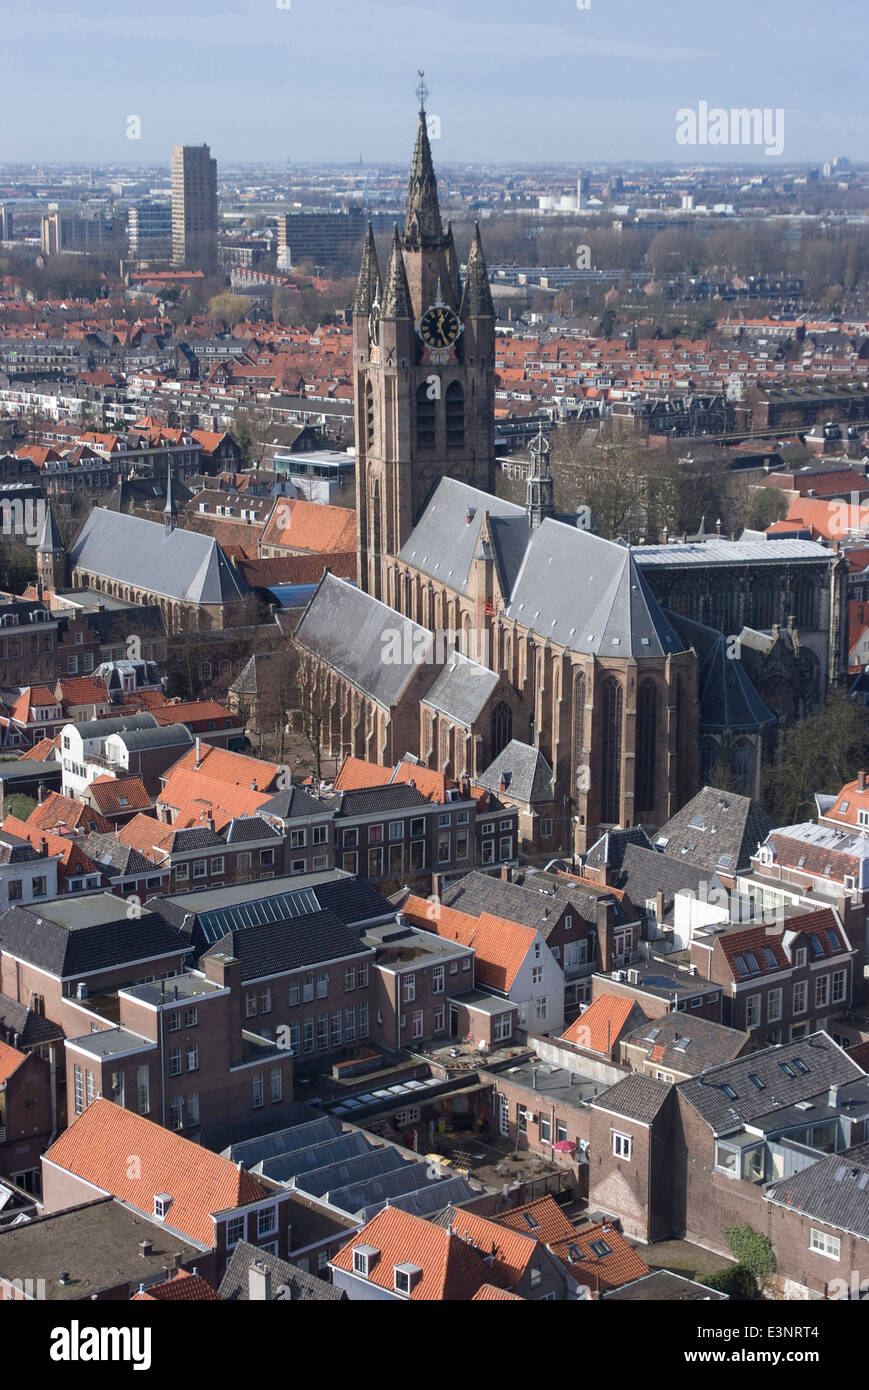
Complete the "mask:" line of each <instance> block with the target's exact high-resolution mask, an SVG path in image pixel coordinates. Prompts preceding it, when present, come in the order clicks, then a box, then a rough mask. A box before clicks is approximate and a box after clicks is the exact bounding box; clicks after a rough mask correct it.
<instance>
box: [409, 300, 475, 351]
mask: <svg viewBox="0 0 869 1390" xmlns="http://www.w3.org/2000/svg"><path fill="white" fill-rule="evenodd" d="M463 331H464V324H463V323H462V321H461V319H460V318H459V316H458V314H457V313H456V312H455V311H454V310H453V309H451V308H450V307H449V305H446V304H433V305H432V307H431V308H430V309H426V311H425V313H424V314H423V316H422V318H421V319H420V321H419V325H418V328H417V332H418V333H419V336H420V337H421V338H422V340H423V342H424V343H425V345H426V347H427V348H431V349H432V350H433V351H434V352H446V351H448V350H449V349H450V348H451V347H452V346H453V345H454V343H456V342H457V341H458V339H459V337H460V335H461V334H462V332H463Z"/></svg>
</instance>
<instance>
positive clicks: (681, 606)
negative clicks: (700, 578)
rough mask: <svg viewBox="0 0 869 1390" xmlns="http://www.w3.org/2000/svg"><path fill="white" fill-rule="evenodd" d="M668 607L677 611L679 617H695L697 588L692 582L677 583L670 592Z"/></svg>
mask: <svg viewBox="0 0 869 1390" xmlns="http://www.w3.org/2000/svg"><path fill="white" fill-rule="evenodd" d="M667 607H668V608H672V610H673V612H674V613H678V614H679V617H680V618H692V619H693V618H696V617H697V590H696V589H695V588H694V585H693V584H677V585H676V587H675V588H674V589H673V591H672V593H671V594H670V601H669V603H668V604H667Z"/></svg>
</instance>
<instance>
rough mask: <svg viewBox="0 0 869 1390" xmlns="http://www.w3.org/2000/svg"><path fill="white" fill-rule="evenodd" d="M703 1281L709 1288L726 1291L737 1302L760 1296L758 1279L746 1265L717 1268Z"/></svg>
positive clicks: (720, 1291)
mask: <svg viewBox="0 0 869 1390" xmlns="http://www.w3.org/2000/svg"><path fill="white" fill-rule="evenodd" d="M703 1283H704V1284H705V1285H706V1287H707V1288H710V1289H717V1290H718V1292H719V1293H726V1294H727V1296H728V1298H732V1299H735V1300H736V1301H737V1302H749V1301H751V1300H752V1299H756V1298H757V1296H758V1288H757V1280H756V1279H755V1277H754V1275H753V1274H752V1272H751V1270H750V1269H746V1268H745V1266H744V1265H731V1266H730V1267H729V1268H727V1269H716V1270H715V1272H714V1274H710V1275H708V1276H707V1277H706V1278H705V1279H704V1280H703Z"/></svg>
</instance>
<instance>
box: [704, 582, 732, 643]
mask: <svg viewBox="0 0 869 1390" xmlns="http://www.w3.org/2000/svg"><path fill="white" fill-rule="evenodd" d="M737 600H738V594H737V592H736V590H735V589H734V588H732V587H731V586H730V585H729V584H723V585H722V586H721V588H720V589H715V590H713V593H712V601H711V603H710V610H711V611H710V623H711V625H712V627H717V628H718V630H719V631H720V632H732V631H733V627H734V624H735V622H736V610H737Z"/></svg>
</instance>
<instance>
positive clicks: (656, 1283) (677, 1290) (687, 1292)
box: [601, 1269, 729, 1303]
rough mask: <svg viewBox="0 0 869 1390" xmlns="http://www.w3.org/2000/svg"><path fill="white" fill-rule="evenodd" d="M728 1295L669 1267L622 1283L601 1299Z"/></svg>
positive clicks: (702, 1298) (703, 1298) (635, 1300)
mask: <svg viewBox="0 0 869 1390" xmlns="http://www.w3.org/2000/svg"><path fill="white" fill-rule="evenodd" d="M728 1297H729V1295H728V1294H726V1293H719V1291H718V1290H717V1289H710V1288H707V1286H706V1285H705V1284H698V1283H697V1281H696V1280H694V1279H686V1278H685V1277H684V1275H682V1274H673V1273H672V1272H671V1271H670V1270H669V1269H655V1270H653V1271H652V1273H651V1274H644V1275H643V1277H642V1279H635V1280H634V1281H633V1283H631V1284H623V1285H622V1287H621V1288H620V1289H612V1290H610V1292H609V1293H605V1294H601V1299H604V1298H614V1299H618V1300H620V1301H621V1302H622V1303H639V1302H641V1301H642V1302H645V1301H646V1300H647V1299H651V1300H653V1301H654V1302H656V1303H658V1302H666V1301H669V1300H673V1301H685V1300H689V1301H691V1302H705V1301H706V1300H711V1301H712V1302H720V1301H721V1300H722V1299H724V1300H727V1298H728Z"/></svg>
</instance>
